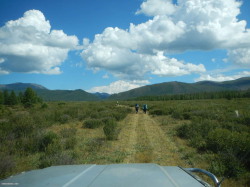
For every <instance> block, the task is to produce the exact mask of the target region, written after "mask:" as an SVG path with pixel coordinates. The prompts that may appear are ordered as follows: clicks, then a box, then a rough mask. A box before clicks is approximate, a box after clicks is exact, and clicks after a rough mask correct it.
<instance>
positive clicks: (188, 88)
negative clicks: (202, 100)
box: [107, 77, 250, 100]
mask: <svg viewBox="0 0 250 187" xmlns="http://www.w3.org/2000/svg"><path fill="white" fill-rule="evenodd" d="M249 88H250V77H244V78H240V79H237V80H233V81H224V82H214V81H201V82H196V83H183V82H165V83H160V84H153V85H148V86H143V87H140V88H135V89H132V90H129V91H126V92H121V93H118V94H113V95H111V96H110V97H108V98H107V100H126V99H130V98H136V97H139V96H150V95H152V96H153V95H167V94H184V93H198V92H214V91H223V90H247V89H249Z"/></svg>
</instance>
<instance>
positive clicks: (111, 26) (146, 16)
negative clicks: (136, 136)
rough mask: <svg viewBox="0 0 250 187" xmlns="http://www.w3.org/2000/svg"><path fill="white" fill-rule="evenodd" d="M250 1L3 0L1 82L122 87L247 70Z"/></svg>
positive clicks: (221, 77)
mask: <svg viewBox="0 0 250 187" xmlns="http://www.w3.org/2000/svg"><path fill="white" fill-rule="evenodd" d="M249 7H250V2H249V1H241V2H239V1H236V0H188V1H187V0H174V1H172V0H147V1H142V0H119V1H117V0H107V1H103V0H91V1H90V0H89V1H87V0H84V1H83V0H71V1H66V0H60V1H57V0H54V1H48V0H43V1H32V0H22V1H19V0H1V1H0V84H10V83H15V82H24V83H37V84H41V85H43V86H45V87H47V88H48V89H51V90H54V89H62V90H63V89H64V90H69V89H71V90H74V89H83V90H85V91H88V92H107V93H118V92H122V91H126V90H129V89H133V88H136V87H140V86H144V85H148V84H156V83H162V82H169V81H180V82H187V83H193V82H197V81H203V80H211V81H227V80H234V79H238V78H241V77H249V76H250V70H249V67H250V30H249V28H250V27H249V24H248V23H249V21H250V13H249V12H248V10H249Z"/></svg>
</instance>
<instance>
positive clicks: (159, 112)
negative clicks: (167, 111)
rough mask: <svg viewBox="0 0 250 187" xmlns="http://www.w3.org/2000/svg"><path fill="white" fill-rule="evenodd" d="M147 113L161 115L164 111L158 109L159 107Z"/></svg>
mask: <svg viewBox="0 0 250 187" xmlns="http://www.w3.org/2000/svg"><path fill="white" fill-rule="evenodd" d="M149 114H150V115H163V114H164V112H163V111H162V110H160V109H155V110H150V111H149Z"/></svg>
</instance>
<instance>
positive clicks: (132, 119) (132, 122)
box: [121, 114, 139, 163]
mask: <svg viewBox="0 0 250 187" xmlns="http://www.w3.org/2000/svg"><path fill="white" fill-rule="evenodd" d="M138 121H139V115H136V114H129V115H128V117H127V120H126V124H125V126H124V127H123V130H122V133H121V139H122V140H123V143H122V144H123V145H124V147H125V148H124V150H125V151H126V152H127V154H128V155H127V157H126V158H125V159H124V160H123V162H124V163H135V161H134V157H135V152H136V150H135V148H134V145H135V144H136V142H137V132H136V128H137V126H138Z"/></svg>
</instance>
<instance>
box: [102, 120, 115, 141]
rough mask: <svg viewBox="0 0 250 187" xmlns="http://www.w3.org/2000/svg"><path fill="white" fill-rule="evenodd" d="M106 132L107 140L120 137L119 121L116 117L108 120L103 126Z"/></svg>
mask: <svg viewBox="0 0 250 187" xmlns="http://www.w3.org/2000/svg"><path fill="white" fill-rule="evenodd" d="M103 131H104V134H105V136H106V138H107V140H115V139H117V137H118V133H117V122H116V120H115V119H110V120H108V121H107V123H106V124H105V126H104V127H103Z"/></svg>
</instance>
